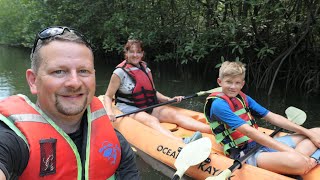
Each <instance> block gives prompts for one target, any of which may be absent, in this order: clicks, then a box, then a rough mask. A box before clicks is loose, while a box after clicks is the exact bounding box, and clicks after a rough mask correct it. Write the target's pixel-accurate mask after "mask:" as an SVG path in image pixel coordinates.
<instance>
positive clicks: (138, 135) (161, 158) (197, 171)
mask: <svg viewBox="0 0 320 180" xmlns="http://www.w3.org/2000/svg"><path fill="white" fill-rule="evenodd" d="M99 98H100V99H101V98H103V97H102V96H100V97H99ZM174 108H175V109H176V111H179V112H180V113H183V114H185V115H187V116H190V117H192V118H193V119H195V120H197V121H200V122H203V123H206V119H205V117H204V115H203V113H200V112H196V111H192V110H187V109H183V108H178V107H174ZM114 112H116V114H122V113H121V112H120V111H119V110H118V109H117V108H116V107H114ZM162 125H163V126H164V127H166V128H167V129H169V130H170V131H172V132H173V133H174V134H175V135H176V136H178V137H181V138H182V137H187V136H191V135H192V134H193V133H194V132H193V131H190V130H186V129H184V128H181V127H178V126H177V125H176V124H168V123H163V124H162ZM113 126H114V128H116V129H118V130H119V131H120V132H121V133H122V134H123V136H124V137H125V138H126V139H127V140H128V142H129V143H130V144H131V145H132V146H133V147H134V148H135V149H136V152H137V154H138V155H139V156H140V157H141V158H142V159H144V160H145V161H146V162H147V163H150V165H151V166H152V167H153V168H155V169H157V170H160V168H161V169H162V170H161V171H162V172H163V173H165V174H166V175H167V176H169V177H172V175H173V173H174V171H173V170H172V169H175V167H174V162H175V160H176V158H177V156H178V155H179V152H180V150H181V148H183V147H184V146H185V145H184V144H183V143H181V142H178V141H176V140H173V139H169V138H167V137H166V136H164V135H162V134H161V133H159V132H158V131H156V130H154V129H151V128H149V127H148V126H145V125H143V124H141V123H139V122H138V121H136V120H134V119H132V118H130V117H128V116H125V117H121V118H118V119H117V121H116V122H115V123H113ZM259 130H260V131H262V132H265V133H267V134H270V133H272V132H273V131H272V130H270V129H266V128H259ZM202 135H203V136H204V137H209V138H210V139H211V141H212V150H211V153H210V155H209V157H208V159H207V160H206V161H203V162H202V163H200V164H198V165H195V166H191V167H190V168H189V169H188V170H187V171H186V172H185V175H187V176H189V177H191V178H193V179H201V180H203V179H205V178H207V177H209V176H216V175H218V174H219V173H220V172H222V171H223V170H225V169H227V168H228V167H230V166H231V165H232V164H233V160H232V159H230V158H228V157H226V156H225V155H224V154H223V150H222V148H221V146H220V145H219V144H217V143H216V142H215V139H214V135H213V134H206V133H202ZM279 135H285V133H280V134H279ZM194 153H197V152H194ZM190 158H192V157H190ZM165 167H166V168H168V167H169V168H168V170H163V168H165ZM319 177H320V166H318V167H316V168H314V169H313V170H312V171H310V172H309V173H308V174H306V175H304V176H302V178H303V179H304V180H316V179H319ZM230 179H232V180H252V179H259V180H261V179H265V180H270V179H272V180H276V179H279V180H285V179H293V178H290V177H288V176H284V175H281V174H277V173H274V172H271V171H267V170H264V169H261V168H258V167H254V166H251V165H247V164H244V165H243V166H242V168H241V169H237V170H235V171H234V173H233V175H232V176H231V177H230Z"/></svg>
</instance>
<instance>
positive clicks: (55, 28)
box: [32, 26, 92, 54]
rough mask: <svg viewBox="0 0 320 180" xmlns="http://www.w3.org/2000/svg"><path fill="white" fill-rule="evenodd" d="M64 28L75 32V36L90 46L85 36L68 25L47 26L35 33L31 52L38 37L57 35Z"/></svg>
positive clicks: (43, 38) (46, 37)
mask: <svg viewBox="0 0 320 180" xmlns="http://www.w3.org/2000/svg"><path fill="white" fill-rule="evenodd" d="M65 30H67V31H69V32H72V33H74V34H76V35H77V36H79V37H81V39H82V40H83V41H84V42H85V43H86V45H87V46H89V47H92V46H91V44H90V43H89V41H88V40H87V38H86V37H85V36H84V35H83V34H81V33H80V32H78V31H77V30H75V29H72V28H69V27H65V26H52V27H47V28H45V29H43V30H41V31H40V32H39V33H38V34H37V36H36V39H35V40H34V44H33V48H32V54H33V53H34V51H35V49H36V47H37V44H38V41H39V39H41V40H45V39H49V38H51V37H54V36H57V35H62V34H63V33H64V31H65Z"/></svg>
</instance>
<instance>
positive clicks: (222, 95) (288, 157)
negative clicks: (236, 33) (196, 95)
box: [205, 61, 320, 175]
mask: <svg viewBox="0 0 320 180" xmlns="http://www.w3.org/2000/svg"><path fill="white" fill-rule="evenodd" d="M245 70H246V69H245V65H244V64H242V63H241V62H229V61H226V62H224V63H223V64H222V65H221V67H220V70H219V78H218V80H217V82H218V84H219V86H221V88H222V92H217V93H212V94H211V95H209V97H208V98H207V102H206V105H205V115H206V117H207V120H208V122H209V123H210V126H211V128H212V132H213V133H214V134H215V137H216V141H217V142H219V143H220V144H221V145H223V148H224V153H225V154H226V155H228V156H230V157H231V158H234V159H236V158H239V157H240V156H241V155H243V154H245V153H247V152H248V151H249V150H250V149H252V148H253V147H254V146H255V145H256V143H259V144H261V145H263V146H262V147H261V148H260V149H259V150H258V151H257V152H256V153H254V154H253V155H252V156H251V157H250V158H249V159H248V160H247V161H246V163H248V164H251V165H253V166H258V167H260V168H264V169H267V170H270V171H273V172H277V173H282V174H296V175H302V174H305V173H307V172H308V171H310V170H311V169H312V168H314V167H315V166H316V165H317V162H318V159H319V155H320V150H317V149H318V148H319V147H320V136H319V135H320V129H319V128H313V129H305V128H303V127H301V126H299V125H296V124H294V123H292V122H290V121H289V120H288V119H286V118H285V117H283V116H280V115H278V114H275V113H273V112H271V111H269V110H267V109H265V108H264V107H262V106H261V105H259V104H258V103H257V102H256V101H255V100H253V99H252V98H251V97H250V96H248V95H246V94H244V93H243V92H241V89H242V88H243V86H244V84H245V81H244V79H245ZM253 116H255V117H257V118H263V119H264V120H266V121H268V122H270V123H271V124H273V125H276V126H278V127H281V128H284V129H287V130H290V131H293V132H296V133H295V134H293V135H288V136H284V137H280V138H276V139H273V138H271V137H270V136H268V135H266V134H264V133H262V132H260V131H258V126H257V124H256V122H255V119H254V117H253ZM309 156H311V158H310V157H309Z"/></svg>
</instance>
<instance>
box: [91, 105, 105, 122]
mask: <svg viewBox="0 0 320 180" xmlns="http://www.w3.org/2000/svg"><path fill="white" fill-rule="evenodd" d="M103 115H106V110H105V109H104V108H101V109H99V110H97V111H94V112H92V113H91V119H92V121H94V120H96V119H98V118H100V117H101V116H103Z"/></svg>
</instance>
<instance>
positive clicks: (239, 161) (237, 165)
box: [228, 127, 282, 172]
mask: <svg viewBox="0 0 320 180" xmlns="http://www.w3.org/2000/svg"><path fill="white" fill-rule="evenodd" d="M281 130H282V128H279V127H278V128H277V129H276V130H275V131H273V132H272V133H271V134H270V136H271V137H273V136H275V135H276V134H278V133H279V132H280V131H281ZM261 147H262V145H260V144H257V145H256V146H255V147H254V148H253V149H251V150H250V151H249V152H248V153H247V154H245V155H244V156H242V157H241V158H240V159H236V160H234V163H233V165H232V166H230V167H229V168H228V169H229V170H230V171H231V172H233V171H234V170H236V169H240V168H241V166H242V163H243V162H245V161H246V160H247V159H248V158H249V157H251V156H252V155H253V153H255V152H257V150H258V149H260V148H261Z"/></svg>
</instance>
